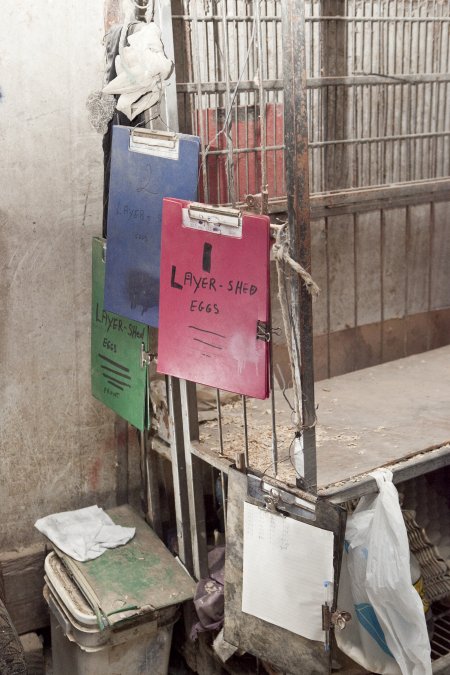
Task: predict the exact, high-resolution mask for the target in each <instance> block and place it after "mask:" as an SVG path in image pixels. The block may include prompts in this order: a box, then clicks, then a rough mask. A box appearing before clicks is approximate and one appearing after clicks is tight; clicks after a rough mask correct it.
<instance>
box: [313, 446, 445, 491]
mask: <svg viewBox="0 0 450 675" xmlns="http://www.w3.org/2000/svg"><path fill="white" fill-rule="evenodd" d="M384 466H386V467H387V468H389V469H390V470H391V471H392V473H393V474H394V483H403V482H405V481H407V480H411V478H416V477H417V476H422V475H423V474H426V473H430V472H431V471H436V469H441V468H442V467H445V466H450V446H449V445H445V446H441V447H439V448H429V449H428V450H424V451H422V452H420V454H418V455H416V456H413V457H406V458H405V459H402V460H399V461H396V462H392V463H390V464H385V465H383V467H384ZM376 492H378V488H377V483H376V481H375V479H374V478H372V477H371V476H369V474H367V473H366V474H361V475H359V476H353V477H352V478H349V479H348V480H347V481H339V483H336V484H332V485H326V486H323V487H322V486H321V487H320V488H319V491H318V494H319V496H320V497H322V498H324V499H327V500H328V501H330V502H331V503H333V504H343V503H344V502H346V501H348V500H350V499H355V498H357V497H362V496H363V495H368V494H374V493H376Z"/></svg>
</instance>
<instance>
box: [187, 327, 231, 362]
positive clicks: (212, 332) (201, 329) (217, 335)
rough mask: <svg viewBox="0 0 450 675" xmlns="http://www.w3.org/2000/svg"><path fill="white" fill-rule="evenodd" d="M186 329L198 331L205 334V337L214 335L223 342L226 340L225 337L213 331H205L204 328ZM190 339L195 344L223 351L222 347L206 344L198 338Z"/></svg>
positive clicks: (211, 343)
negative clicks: (198, 343)
mask: <svg viewBox="0 0 450 675" xmlns="http://www.w3.org/2000/svg"><path fill="white" fill-rule="evenodd" d="M188 328H191V329H192V330H195V331H199V332H200V333H205V334H206V335H215V336H216V337H218V338H222V339H223V340H226V335H221V334H220V333H216V332H215V331H213V330H206V328H199V327H198V326H188ZM192 339H193V340H194V341H195V342H200V343H201V344H203V345H207V346H208V347H213V348H214V349H219V350H222V349H223V347H222V346H220V345H218V344H214V343H213V342H206V340H201V339H200V338H198V337H194V338H192ZM205 356H206V354H205Z"/></svg>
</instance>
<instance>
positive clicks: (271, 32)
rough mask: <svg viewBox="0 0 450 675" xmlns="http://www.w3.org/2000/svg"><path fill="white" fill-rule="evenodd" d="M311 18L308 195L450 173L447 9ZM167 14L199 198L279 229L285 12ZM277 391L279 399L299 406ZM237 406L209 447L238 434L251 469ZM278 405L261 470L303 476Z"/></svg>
mask: <svg viewBox="0 0 450 675" xmlns="http://www.w3.org/2000/svg"><path fill="white" fill-rule="evenodd" d="M304 8H305V19H306V23H305V54H306V85H307V111H308V136H309V182H310V193H311V195H312V197H313V198H314V196H319V195H321V194H323V193H330V192H336V193H339V192H340V193H344V192H346V193H349V194H350V195H352V194H357V192H358V190H360V189H361V188H373V189H374V190H376V189H377V188H379V189H381V188H382V187H383V186H387V185H391V184H399V183H412V182H418V181H429V180H436V179H439V178H441V177H446V176H449V175H450V153H449V144H448V139H449V135H450V106H449V102H448V98H449V96H448V93H449V92H448V85H449V81H450V75H449V70H450V68H449V66H450V39H449V27H450V1H449V0H306V1H305V4H304ZM172 12H173V30H174V36H175V56H176V64H177V74H176V76H177V97H178V114H179V126H180V130H181V131H183V132H187V133H193V134H196V135H199V136H200V138H201V142H202V146H201V148H202V149H201V168H200V171H199V198H200V199H201V200H203V201H205V202H207V203H212V204H220V205H232V206H241V205H243V206H245V207H246V208H251V209H254V210H256V211H259V212H263V213H269V214H273V216H272V220H274V221H276V217H277V216H276V214H280V217H281V214H283V213H284V212H285V211H286V195H285V192H286V190H285V176H284V108H283V41H282V2H280V0H254V1H252V0H174V2H172ZM272 368H273V364H272ZM272 380H273V370H272ZM280 386H281V391H278V392H277V397H279V399H277V400H280V399H285V400H286V401H287V402H288V403H289V408H292V403H291V402H289V398H288V396H287V393H286V386H284V384H283V383H281V385H280ZM241 404H242V410H241V411H240V412H239V415H240V416H241V417H240V423H238V421H237V417H236V416H235V417H234V418H233V416H232V418H231V419H232V421H233V420H234V423H235V424H234V427H233V430H232V431H231V432H230V433H228V435H227V434H226V433H225V432H224V426H225V427H226V426H227V425H226V424H225V425H224V422H223V419H222V413H223V410H222V408H223V406H222V407H221V396H220V393H219V392H218V393H217V399H216V406H217V413H218V423H217V429H216V431H217V432H218V437H219V443H218V444H215V447H214V448H213V449H217V450H218V451H219V454H224V453H225V454H227V448H226V441H227V439H228V440H230V439H231V438H233V439H234V440H235V441H236V438H237V436H239V433H238V431H236V429H237V428H238V427H241V428H242V433H243V436H241V437H239V438H241V441H239V442H242V445H243V447H244V448H245V454H246V460H247V464H248V462H249V461H250V465H251V464H252V456H251V454H250V460H249V447H250V446H251V443H252V438H251V436H252V433H253V436H254V444H255V447H256V446H259V445H261V425H260V419H259V421H257V422H256V423H255V424H254V425H253V427H252V425H251V423H250V421H249V410H248V406H247V402H246V400H245V397H244V398H242V402H241ZM277 407H278V404H276V402H275V398H274V394H273V393H272V398H271V405H270V407H266V410H265V411H264V412H265V413H266V414H267V415H268V416H269V419H270V420H271V431H270V440H269V441H268V442H267V444H266V445H267V450H268V452H267V455H266V457H265V459H266V461H267V459H268V458H269V457H270V456H271V462H272V470H273V472H274V473H275V474H277V473H278V472H279V467H278V460H279V461H280V462H283V461H285V460H290V461H287V462H286V463H285V464H284V466H285V467H286V466H288V467H289V470H290V471H292V467H293V466H294V465H295V459H294V461H292V456H291V455H292V452H293V450H292V448H293V433H294V431H295V425H293V424H292V419H289V417H288V418H287V419H286V418H283V416H279V415H278V412H279V411H278V410H277ZM251 408H253V406H251ZM250 412H251V411H250ZM280 427H283V430H284V432H285V436H283V434H282V433H281V432H280ZM280 433H281V435H280ZM207 436H208V434H204V438H207ZM208 443H209V444H210V445H211V446H212V445H214V443H213V442H212V441H208ZM278 446H280V453H281V454H280V456H279V457H278V454H279V453H278ZM269 448H270V452H269ZM294 449H295V448H294ZM231 456H232V453H231ZM294 471H295V467H294ZM295 473H297V475H298V472H296V471H295ZM282 477H283V479H288V478H289V475H282Z"/></svg>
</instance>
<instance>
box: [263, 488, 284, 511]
mask: <svg viewBox="0 0 450 675" xmlns="http://www.w3.org/2000/svg"><path fill="white" fill-rule="evenodd" d="M280 500H281V496H280V493H279V492H278V490H275V488H271V489H270V493H269V494H268V495H265V497H264V503H265V506H266V509H267V511H270V512H271V513H277V514H278V515H283V514H281V513H280V512H279V511H278V504H279V503H280Z"/></svg>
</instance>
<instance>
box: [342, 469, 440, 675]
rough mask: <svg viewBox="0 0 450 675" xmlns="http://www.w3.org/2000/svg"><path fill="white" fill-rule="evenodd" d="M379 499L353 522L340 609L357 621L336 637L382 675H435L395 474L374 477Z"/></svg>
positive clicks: (366, 502)
mask: <svg viewBox="0 0 450 675" xmlns="http://www.w3.org/2000/svg"><path fill="white" fill-rule="evenodd" d="M371 475H372V476H373V477H374V478H375V480H376V481H377V485H378V488H379V491H380V492H379V494H378V495H375V496H370V497H363V498H362V499H361V501H360V503H359V504H358V507H357V508H356V510H355V512H354V513H353V514H352V515H351V516H349V517H348V520H347V529H346V535H345V539H346V541H345V550H344V556H343V562H342V572H341V580H340V587H339V601H338V606H339V609H340V610H346V611H349V612H350V613H351V614H352V617H353V618H352V621H351V622H350V624H349V625H348V627H347V628H346V629H345V630H344V631H337V632H336V639H337V642H338V645H339V647H340V649H342V651H344V652H345V653H346V654H348V655H349V656H350V657H351V658H353V659H354V660H355V661H356V662H357V663H359V664H360V665H361V666H363V667H364V668H367V669H368V670H371V671H372V672H375V673H380V674H382V675H399V674H400V673H401V674H402V675H431V672H432V670H431V658H430V642H429V639H428V632H427V626H426V622H425V615H424V612H423V605H422V601H421V599H420V597H419V594H418V593H417V591H416V590H415V588H414V587H413V585H412V581H411V571H410V560H409V545H408V536H407V532H406V527H405V523H404V520H403V516H402V512H401V509H400V504H399V501H398V493H397V490H396V488H395V486H394V484H393V483H392V472H391V471H389V470H378V471H375V472H374V473H373V474H371Z"/></svg>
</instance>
